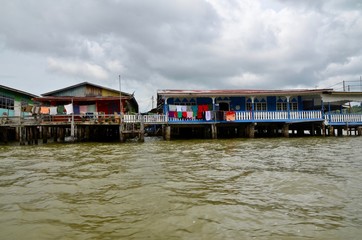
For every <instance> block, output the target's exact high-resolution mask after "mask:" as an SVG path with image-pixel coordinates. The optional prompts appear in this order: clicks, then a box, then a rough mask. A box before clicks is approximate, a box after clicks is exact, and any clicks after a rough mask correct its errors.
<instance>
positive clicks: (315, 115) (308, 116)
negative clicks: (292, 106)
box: [290, 111, 322, 120]
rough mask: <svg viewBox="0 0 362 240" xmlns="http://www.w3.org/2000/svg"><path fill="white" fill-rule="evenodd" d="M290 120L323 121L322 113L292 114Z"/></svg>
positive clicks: (301, 112)
mask: <svg viewBox="0 0 362 240" xmlns="http://www.w3.org/2000/svg"><path fill="white" fill-rule="evenodd" d="M290 119H293V120H294V119H322V112H321V111H297V112H290Z"/></svg>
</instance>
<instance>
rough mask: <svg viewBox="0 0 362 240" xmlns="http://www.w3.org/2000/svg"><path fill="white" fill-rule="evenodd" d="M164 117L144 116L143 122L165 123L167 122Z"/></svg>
mask: <svg viewBox="0 0 362 240" xmlns="http://www.w3.org/2000/svg"><path fill="white" fill-rule="evenodd" d="M167 121H168V119H167V116H166V115H144V116H143V122H145V123H165V122H167Z"/></svg>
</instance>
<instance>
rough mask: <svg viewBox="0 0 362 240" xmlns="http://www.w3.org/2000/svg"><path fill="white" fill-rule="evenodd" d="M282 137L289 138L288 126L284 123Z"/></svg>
mask: <svg viewBox="0 0 362 240" xmlns="http://www.w3.org/2000/svg"><path fill="white" fill-rule="evenodd" d="M282 132H283V137H286V138H287V137H289V124H288V123H285V124H284V125H283V128H282Z"/></svg>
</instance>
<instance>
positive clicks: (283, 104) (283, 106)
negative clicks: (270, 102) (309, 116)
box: [277, 97, 298, 111]
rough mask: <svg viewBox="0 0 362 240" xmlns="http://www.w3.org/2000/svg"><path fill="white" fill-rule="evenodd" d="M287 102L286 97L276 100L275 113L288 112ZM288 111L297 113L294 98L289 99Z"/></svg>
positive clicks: (296, 104) (296, 102)
mask: <svg viewBox="0 0 362 240" xmlns="http://www.w3.org/2000/svg"><path fill="white" fill-rule="evenodd" d="M287 104H288V102H287V98H286V97H278V98H277V111H288V105H287ZM289 109H290V111H298V100H297V99H296V98H291V99H289Z"/></svg>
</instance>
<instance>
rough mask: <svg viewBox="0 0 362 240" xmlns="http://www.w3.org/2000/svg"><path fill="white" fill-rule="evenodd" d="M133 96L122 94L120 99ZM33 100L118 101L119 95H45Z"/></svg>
mask: <svg viewBox="0 0 362 240" xmlns="http://www.w3.org/2000/svg"><path fill="white" fill-rule="evenodd" d="M132 98H133V97H130V96H123V95H122V99H132ZM33 100H34V101H38V102H48V101H55V102H71V101H72V100H73V101H76V102H94V101H119V97H69V96H66V97H57V96H45V97H36V98H33Z"/></svg>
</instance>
